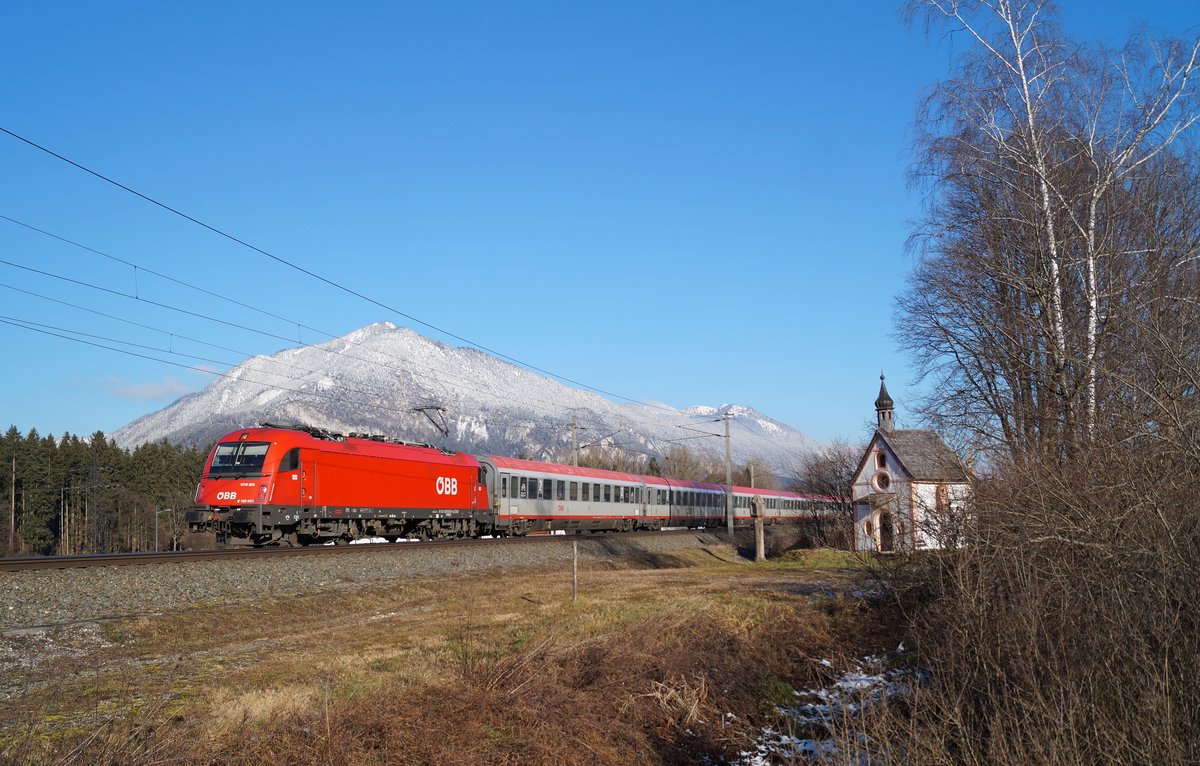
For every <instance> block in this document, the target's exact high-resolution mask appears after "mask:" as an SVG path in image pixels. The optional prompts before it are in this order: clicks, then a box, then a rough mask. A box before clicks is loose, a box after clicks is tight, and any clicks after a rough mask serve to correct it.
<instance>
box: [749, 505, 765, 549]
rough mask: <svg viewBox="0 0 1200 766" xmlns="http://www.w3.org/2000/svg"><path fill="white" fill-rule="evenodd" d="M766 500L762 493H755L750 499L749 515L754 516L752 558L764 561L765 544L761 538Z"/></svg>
mask: <svg viewBox="0 0 1200 766" xmlns="http://www.w3.org/2000/svg"><path fill="white" fill-rule="evenodd" d="M766 505H767V504H766V502H765V501H764V500H763V498H762V495H755V496H754V498H753V499H751V501H750V515H751V516H753V517H754V560H755V561H766V560H767V551H766V544H765V541H764V540H763V516H765V515H766Z"/></svg>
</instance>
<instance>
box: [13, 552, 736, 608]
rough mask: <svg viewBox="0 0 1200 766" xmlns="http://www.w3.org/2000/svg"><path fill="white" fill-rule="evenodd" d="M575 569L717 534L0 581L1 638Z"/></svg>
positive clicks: (100, 570)
mask: <svg viewBox="0 0 1200 766" xmlns="http://www.w3.org/2000/svg"><path fill="white" fill-rule="evenodd" d="M572 542H577V543H579V557H580V559H581V560H591V561H595V560H603V559H633V560H635V561H636V560H639V559H641V560H644V561H645V563H647V564H648V565H654V563H655V562H654V557H655V556H658V555H661V554H669V553H671V552H672V551H679V550H684V549H689V548H701V547H707V546H722V545H724V546H728V545H729V543H728V541H727V538H726V537H725V536H724V534H721V533H716V532H699V531H697V532H691V533H660V534H653V535H637V536H617V535H600V536H591V535H589V536H578V537H577V536H570V537H563V536H557V537H548V538H545V539H540V540H537V541H536V542H530V543H525V544H517V545H511V544H505V543H504V542H503V541H495V542H493V541H487V540H481V541H476V542H474V543H472V544H471V545H465V546H456V547H452V548H439V547H438V546H436V545H424V544H420V543H394V544H390V545H389V544H381V545H379V546H374V545H372V546H370V550H365V551H356V552H355V553H354V554H352V555H348V554H342V553H339V554H337V555H306V556H289V557H269V558H263V559H261V560H256V559H252V558H251V559H246V558H241V559H232V560H228V561H195V562H186V563H178V564H176V563H171V564H145V565H139V566H108V567H96V568H86V569H52V570H36V571H28V572H10V573H6V574H3V575H0V580H2V581H3V584H4V587H3V588H2V589H0V630H12V629H22V628H31V627H40V626H52V625H63V624H68V623H76V622H81V621H90V620H104V619H112V618H117V617H126V616H135V615H146V614H157V613H162V612H175V611H180V610H186V609H188V608H192V607H197V606H203V605H208V604H218V603H231V602H241V601H245V602H253V601H257V600H264V599H271V598H280V597H291V596H302V595H308V594H313V593H320V592H333V591H348V590H354V589H357V588H363V587H373V586H377V585H386V584H388V583H394V582H397V581H403V580H405V579H406V578H414V577H429V576H439V575H446V574H453V573H456V572H470V571H480V570H487V569H496V568H500V567H511V566H542V565H548V564H553V563H555V562H569V561H570V559H571V555H572V553H571V543H572Z"/></svg>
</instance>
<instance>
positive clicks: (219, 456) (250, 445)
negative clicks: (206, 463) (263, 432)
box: [208, 442, 271, 476]
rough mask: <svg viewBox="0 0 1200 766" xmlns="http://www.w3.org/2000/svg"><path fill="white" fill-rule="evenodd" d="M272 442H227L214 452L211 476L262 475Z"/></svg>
mask: <svg viewBox="0 0 1200 766" xmlns="http://www.w3.org/2000/svg"><path fill="white" fill-rule="evenodd" d="M270 446H271V444H270V442H225V443H223V444H218V445H217V446H216V448H215V449H214V450H213V459H212V466H211V467H210V468H209V471H208V475H209V476H222V475H240V476H252V475H257V474H261V473H262V468H263V463H264V462H265V461H266V459H267V449H268V448H269V447H270Z"/></svg>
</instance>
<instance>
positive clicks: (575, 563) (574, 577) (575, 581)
mask: <svg viewBox="0 0 1200 766" xmlns="http://www.w3.org/2000/svg"><path fill="white" fill-rule="evenodd" d="M578 599H579V541H578V540H572V541H571V600H572V601H576V600H578Z"/></svg>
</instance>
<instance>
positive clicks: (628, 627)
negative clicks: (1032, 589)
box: [0, 547, 895, 766]
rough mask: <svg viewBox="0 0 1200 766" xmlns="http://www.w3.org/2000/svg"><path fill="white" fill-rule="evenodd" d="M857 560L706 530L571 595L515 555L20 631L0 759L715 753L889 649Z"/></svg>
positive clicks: (556, 759) (560, 581)
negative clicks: (462, 568) (781, 550)
mask: <svg viewBox="0 0 1200 766" xmlns="http://www.w3.org/2000/svg"><path fill="white" fill-rule="evenodd" d="M861 576H862V570H861V569H860V568H859V564H858V562H856V560H855V559H854V558H853V557H852V556H850V555H848V554H840V553H835V552H831V551H792V552H789V553H786V554H783V555H781V556H778V557H776V558H774V559H773V560H771V561H768V562H766V563H765V564H757V565H756V564H752V563H748V562H746V561H745V560H744V559H742V558H740V557H738V556H736V555H735V554H733V553H732V551H730V550H728V549H727V548H720V547H713V548H706V549H702V550H691V551H686V552H681V553H679V554H677V555H670V556H661V555H660V556H655V557H652V558H650V559H644V560H637V561H632V560H618V559H614V560H609V561H602V562H592V563H589V564H588V565H586V566H583V567H581V570H580V592H579V598H578V600H576V601H572V599H571V581H570V571H569V568H568V569H566V570H565V571H564V570H563V569H562V568H553V569H551V568H526V569H515V570H508V571H503V572H500V571H491V572H485V573H473V574H464V575H460V576H455V577H446V578H431V579H425V580H413V581H409V582H405V583H402V584H396V585H394V586H389V587H372V588H366V589H364V590H362V591H361V592H354V593H353V594H351V595H347V594H340V595H337V596H334V597H332V598H331V597H328V596H327V597H303V598H289V597H288V596H287V595H286V594H284V593H275V594H273V595H271V596H270V597H268V598H264V599H263V600H261V601H259V602H257V603H246V602H241V603H235V604H227V605H223V604H212V605H207V606H198V607H196V608H194V609H190V610H188V611H187V612H185V613H179V614H169V615H162V616H154V617H146V618H140V619H136V620H127V621H122V622H116V623H107V624H103V625H99V626H97V625H83V626H72V627H68V628H62V629H58V630H55V631H51V632H49V633H46V632H42V633H36V634H30V635H29V636H28V637H27V639H25V640H28V641H30V642H34V641H36V642H40V643H39V645H38V646H36V647H34V646H26V647H25V650H26V651H27V654H28V655H29V658H28V660H27V661H26V662H25V664H24V665H23V666H22V669H21V676H22V677H21V678H19V679H18V678H10V679H7V680H6V682H5V690H6V692H5V694H4V695H3V697H2V698H0V721H4V722H5V723H4V724H3V729H2V735H0V736H2V737H3V739H2V740H0V760H3V761H4V762H8V763H22V764H24V763H32V764H58V763H78V764H148V763H185V764H231V765H232V764H255V765H256V766H265V765H266V764H297V763H298V764H309V763H311V764H383V763H428V764H571V763H579V764H645V763H694V762H697V761H698V760H700V759H701V758H702V757H716V758H731V759H733V758H736V757H737V753H739V752H741V751H742V750H744V749H745V748H746V747H747V746H748V744H750V743H752V742H753V740H754V737H755V736H756V734H757V733H758V732H759V731H761V728H762V726H764V725H767V724H770V723H771V721H772V719H773V716H775V715H776V712H775V707H776V704H777V703H784V702H787V700H788V698H789V696H790V694H791V690H792V689H801V688H812V687H815V686H820V685H821V684H822V683H824V682H827V681H828V680H829V679H830V678H832V677H833V675H834V673H835V672H836V668H837V667H839V665H840V664H841V663H844V662H846V661H848V659H849V658H852V657H855V656H860V655H862V654H865V653H869V652H872V651H876V650H879V649H882V648H885V647H894V646H895V636H894V635H892V634H890V633H889V632H888V631H887V630H886V629H884V628H882V627H881V623H880V620H879V615H878V614H877V613H876V612H874V611H873V610H872V609H871V608H870V607H868V606H867V605H865V604H864V602H863V600H862V599H861V598H859V597H857V596H856V595H855V594H856V593H857V590H858V588H859V587H860V586H859V584H858V580H859V578H860V577H861ZM8 640H9V643H10V646H9V648H8V651H10V652H11V651H14V649H13V646H12V644H13V643H14V642H17V643H19V642H20V641H21V640H22V638H21V637H20V636H16V637H9V639H8ZM18 648H19V647H18ZM820 660H831V661H832V662H831V663H822V662H820Z"/></svg>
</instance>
